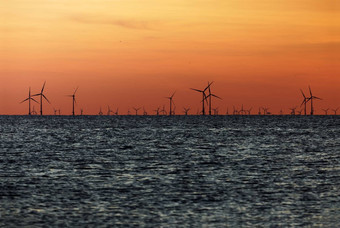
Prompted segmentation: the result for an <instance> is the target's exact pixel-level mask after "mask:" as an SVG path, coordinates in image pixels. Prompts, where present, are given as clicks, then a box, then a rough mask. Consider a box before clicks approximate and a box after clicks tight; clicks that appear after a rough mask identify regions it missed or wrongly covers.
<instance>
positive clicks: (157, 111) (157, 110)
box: [154, 107, 160, 116]
mask: <svg viewBox="0 0 340 228" xmlns="http://www.w3.org/2000/svg"><path fill="white" fill-rule="evenodd" d="M159 109H160V108H159V107H157V109H155V110H154V111H155V112H156V115H157V116H159Z"/></svg>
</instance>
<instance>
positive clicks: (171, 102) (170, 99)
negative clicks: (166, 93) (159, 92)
mask: <svg viewBox="0 0 340 228" xmlns="http://www.w3.org/2000/svg"><path fill="white" fill-rule="evenodd" d="M175 93H176V92H174V93H173V94H172V95H171V96H170V97H166V98H167V99H169V101H170V112H169V116H171V115H172V114H173V112H172V104H174V101H173V100H172V99H173V97H174V95H175Z"/></svg>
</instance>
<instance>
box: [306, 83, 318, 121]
mask: <svg viewBox="0 0 340 228" xmlns="http://www.w3.org/2000/svg"><path fill="white" fill-rule="evenodd" d="M308 88H309V94H310V97H308V99H309V100H310V115H311V116H312V115H314V107H313V99H317V100H321V98H319V97H316V96H313V94H312V90H311V88H310V86H308Z"/></svg>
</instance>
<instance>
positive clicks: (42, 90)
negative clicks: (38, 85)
mask: <svg viewBox="0 0 340 228" xmlns="http://www.w3.org/2000/svg"><path fill="white" fill-rule="evenodd" d="M45 84H46V81H45V82H44V84H43V87H42V89H41V93H43V92H44V89H45Z"/></svg>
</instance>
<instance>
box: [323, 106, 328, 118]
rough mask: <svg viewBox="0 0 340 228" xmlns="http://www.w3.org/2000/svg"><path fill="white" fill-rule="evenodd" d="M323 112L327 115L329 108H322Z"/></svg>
mask: <svg viewBox="0 0 340 228" xmlns="http://www.w3.org/2000/svg"><path fill="white" fill-rule="evenodd" d="M322 110H323V111H324V112H325V115H326V116H327V115H328V110H329V108H327V109H322Z"/></svg>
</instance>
